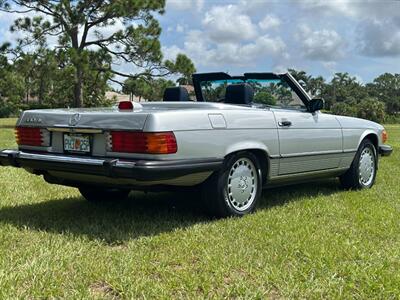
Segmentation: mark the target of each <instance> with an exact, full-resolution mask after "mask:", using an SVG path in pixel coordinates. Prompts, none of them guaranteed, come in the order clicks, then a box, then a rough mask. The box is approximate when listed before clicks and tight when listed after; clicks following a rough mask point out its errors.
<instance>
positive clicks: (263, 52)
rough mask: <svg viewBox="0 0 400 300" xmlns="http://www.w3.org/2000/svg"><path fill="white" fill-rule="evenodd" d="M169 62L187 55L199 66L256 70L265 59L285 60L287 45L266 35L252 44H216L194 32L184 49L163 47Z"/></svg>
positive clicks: (201, 33)
mask: <svg viewBox="0 0 400 300" xmlns="http://www.w3.org/2000/svg"><path fill="white" fill-rule="evenodd" d="M163 53H164V55H165V57H166V58H170V57H172V58H173V57H174V56H176V54H178V53H185V54H187V55H189V56H190V58H192V59H193V61H194V62H195V64H196V66H208V67H209V66H224V65H233V66H254V65H256V64H257V63H258V61H259V59H260V58H262V57H275V58H278V59H285V58H287V57H288V54H287V53H286V45H285V43H284V42H283V41H282V39H281V38H279V37H275V38H274V37H270V36H268V35H264V36H261V37H258V38H256V39H255V40H254V41H253V42H249V43H213V42H212V41H211V40H208V39H207V37H206V35H205V34H204V33H203V32H202V31H199V30H193V31H190V32H189V33H188V34H187V35H186V37H185V42H184V47H183V48H179V47H178V46H176V45H173V46H171V47H163Z"/></svg>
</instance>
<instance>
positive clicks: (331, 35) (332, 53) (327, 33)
mask: <svg viewBox="0 0 400 300" xmlns="http://www.w3.org/2000/svg"><path fill="white" fill-rule="evenodd" d="M296 38H297V41H298V42H299V43H300V46H301V49H302V52H303V55H304V57H306V58H309V59H313V60H321V61H335V60H337V59H339V58H341V57H342V56H343V55H344V47H345V43H344V40H343V38H342V37H341V36H340V35H339V34H338V33H337V32H336V31H335V30H328V29H321V30H315V31H313V30H311V28H310V27H308V26H307V25H301V26H300V27H299V30H298V33H297V35H296Z"/></svg>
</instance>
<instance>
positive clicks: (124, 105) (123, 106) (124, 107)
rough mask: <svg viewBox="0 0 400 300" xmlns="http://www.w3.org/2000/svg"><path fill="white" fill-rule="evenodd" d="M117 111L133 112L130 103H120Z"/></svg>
mask: <svg viewBox="0 0 400 300" xmlns="http://www.w3.org/2000/svg"><path fill="white" fill-rule="evenodd" d="M118 109H119V110H133V103H132V102H131V101H121V102H120V103H119V104H118Z"/></svg>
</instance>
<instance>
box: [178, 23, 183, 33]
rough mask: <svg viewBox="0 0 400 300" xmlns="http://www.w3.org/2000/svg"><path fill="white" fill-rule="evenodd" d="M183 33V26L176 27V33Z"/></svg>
mask: <svg viewBox="0 0 400 300" xmlns="http://www.w3.org/2000/svg"><path fill="white" fill-rule="evenodd" d="M184 31H185V27H183V25H181V24H177V25H176V32H178V33H182V32H184Z"/></svg>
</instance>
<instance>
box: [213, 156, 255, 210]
mask: <svg viewBox="0 0 400 300" xmlns="http://www.w3.org/2000/svg"><path fill="white" fill-rule="evenodd" d="M241 158H247V159H249V160H250V161H251V162H252V163H253V165H254V167H255V168H256V170H257V172H256V173H257V190H256V195H255V198H254V200H253V203H252V204H251V205H250V206H249V207H248V208H247V209H246V210H243V211H239V210H237V209H235V208H234V207H233V206H232V204H231V202H230V201H229V200H228V199H229V198H228V197H229V196H228V188H227V183H228V177H229V172H230V170H231V168H232V166H233V165H234V164H235V163H236V161H237V160H239V159H241ZM261 192H262V177H261V168H260V163H259V162H258V159H257V157H256V156H255V155H253V154H252V153H250V152H239V153H237V154H234V155H232V156H231V157H229V158H228V159H227V160H226V162H225V163H224V166H223V168H222V170H221V173H220V176H219V180H218V197H219V198H220V199H218V200H219V201H218V202H219V204H220V205H221V206H223V207H220V209H221V210H222V211H225V215H227V216H244V215H247V214H250V213H252V212H253V211H254V209H255V208H256V205H257V202H258V200H259V198H260V196H261Z"/></svg>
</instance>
